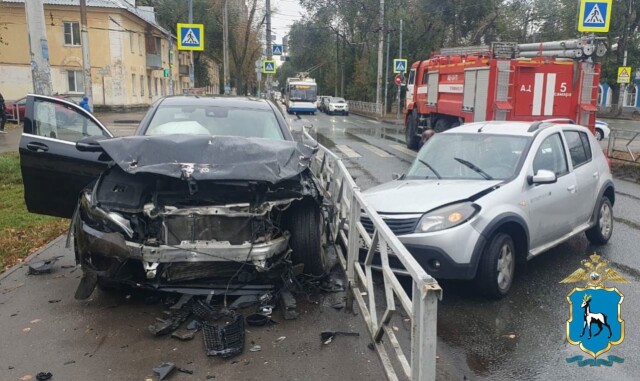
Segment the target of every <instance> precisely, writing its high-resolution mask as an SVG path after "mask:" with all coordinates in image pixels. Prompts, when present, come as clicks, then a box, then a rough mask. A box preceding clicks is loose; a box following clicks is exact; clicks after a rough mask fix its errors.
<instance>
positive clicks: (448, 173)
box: [405, 133, 529, 180]
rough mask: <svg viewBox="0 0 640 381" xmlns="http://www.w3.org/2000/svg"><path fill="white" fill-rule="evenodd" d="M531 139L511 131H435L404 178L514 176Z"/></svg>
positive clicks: (495, 177) (499, 177) (502, 178)
mask: <svg viewBox="0 0 640 381" xmlns="http://www.w3.org/2000/svg"><path fill="white" fill-rule="evenodd" d="M528 141H529V138H528V137H523V136H511V135H491V134H455V133H446V134H436V135H434V136H433V137H432V138H431V139H429V141H428V142H427V144H425V146H424V147H422V149H421V150H420V152H418V156H417V157H416V160H415V161H414V162H413V164H412V165H411V168H409V171H408V172H407V175H406V177H405V178H407V179H474V180H482V179H485V180H505V179H508V178H511V177H513V176H514V174H515V171H516V170H517V169H518V164H519V162H520V158H521V157H522V155H523V151H524V149H525V148H526V146H527V142H528Z"/></svg>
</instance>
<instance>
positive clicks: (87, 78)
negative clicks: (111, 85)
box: [80, 0, 104, 110]
mask: <svg viewBox="0 0 640 381" xmlns="http://www.w3.org/2000/svg"><path fill="white" fill-rule="evenodd" d="M80 44H81V45H82V72H83V74H84V96H85V97H87V98H89V108H90V109H91V110H93V89H92V85H91V60H90V59H89V31H88V29H87V0H80ZM102 91H104V89H102Z"/></svg>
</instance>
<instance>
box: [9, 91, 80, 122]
mask: <svg viewBox="0 0 640 381" xmlns="http://www.w3.org/2000/svg"><path fill="white" fill-rule="evenodd" d="M54 97H55V98H58V99H64V100H66V101H67V102H72V103H75V102H74V101H73V100H72V99H71V98H69V97H66V96H63V95H54ZM26 105H27V97H23V98H20V99H18V100H15V101H7V102H5V104H4V111H5V112H6V113H7V117H8V118H13V120H16V116H18V117H19V118H20V121H22V120H24V113H25V109H26ZM15 109H17V111H18V115H15V111H14V110H15ZM59 111H60V112H63V113H64V116H63V117H70V116H72V115H73V113H70V112H67V111H63V110H62V109H60V110H59Z"/></svg>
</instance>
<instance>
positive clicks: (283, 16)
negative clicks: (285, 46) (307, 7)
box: [271, 0, 304, 44]
mask: <svg viewBox="0 0 640 381" xmlns="http://www.w3.org/2000/svg"><path fill="white" fill-rule="evenodd" d="M271 10H272V12H271V30H272V33H274V34H275V35H276V42H277V43H278V44H280V43H282V37H284V36H285V35H287V34H288V33H289V28H290V27H291V24H293V22H294V21H297V20H300V19H302V16H301V14H304V10H303V8H302V7H301V6H300V4H299V3H298V0H271Z"/></svg>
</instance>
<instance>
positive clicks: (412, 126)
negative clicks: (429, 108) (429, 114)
mask: <svg viewBox="0 0 640 381" xmlns="http://www.w3.org/2000/svg"><path fill="white" fill-rule="evenodd" d="M417 127H418V114H417V113H416V111H415V110H414V111H413V112H412V113H411V116H410V117H409V118H407V123H406V126H405V128H404V140H405V143H406V144H407V148H409V149H418V145H419V144H420V140H419V139H417V137H416V128H417Z"/></svg>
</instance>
